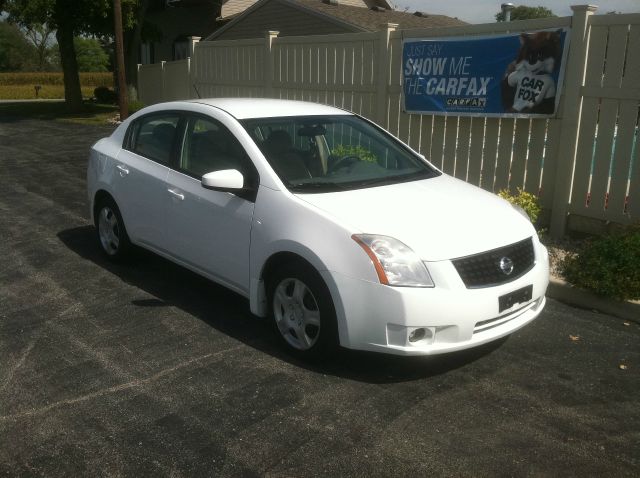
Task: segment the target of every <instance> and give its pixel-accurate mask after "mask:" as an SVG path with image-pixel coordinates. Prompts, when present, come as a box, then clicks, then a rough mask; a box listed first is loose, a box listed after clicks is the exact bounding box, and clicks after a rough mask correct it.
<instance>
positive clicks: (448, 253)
mask: <svg viewBox="0 0 640 478" xmlns="http://www.w3.org/2000/svg"><path fill="white" fill-rule="evenodd" d="M296 196H297V197H298V198H300V199H302V200H303V201H306V202H307V203H310V204H312V205H313V206H315V207H317V208H319V209H321V210H323V211H325V212H326V213H329V214H330V215H332V216H333V217H335V218H336V219H338V220H339V221H340V222H342V223H343V224H345V225H348V226H350V227H352V228H353V229H354V230H355V231H357V232H361V233H366V234H380V235H385V236H392V237H395V238H396V239H398V240H400V241H402V242H403V243H405V244H406V245H407V246H409V247H410V248H411V249H413V250H414V251H415V252H416V253H417V254H418V255H419V256H420V258H421V259H422V260H424V261H439V260H446V259H453V258H457V257H463V256H467V255H470V254H475V253H478V252H482V251H487V250H491V249H495V248H497V247H501V246H505V245H508V244H512V243H514V242H517V241H519V240H522V239H524V238H526V237H530V236H532V235H533V234H534V233H535V230H534V229H533V226H532V225H531V223H530V222H529V221H528V220H527V219H526V218H524V217H523V216H522V215H521V214H520V213H519V212H517V211H516V210H515V209H514V208H513V207H511V205H509V203H507V202H506V201H504V200H503V199H501V198H499V197H498V196H496V195H494V194H491V193H489V192H486V191H484V190H482V189H480V188H477V187H475V186H472V185H470V184H467V183H465V182H463V181H460V180H458V179H455V178H452V177H450V176H447V175H444V174H443V175H441V176H438V177H436V178H431V179H425V180H421V181H412V182H406V183H399V184H393V185H388V186H380V187H372V188H365V189H357V190H353V191H340V192H333V193H324V194H296Z"/></svg>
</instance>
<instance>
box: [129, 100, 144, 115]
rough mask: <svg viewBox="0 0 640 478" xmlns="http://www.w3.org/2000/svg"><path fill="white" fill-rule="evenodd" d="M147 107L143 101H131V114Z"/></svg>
mask: <svg viewBox="0 0 640 478" xmlns="http://www.w3.org/2000/svg"><path fill="white" fill-rule="evenodd" d="M144 107H145V104H144V103H143V102H142V101H129V114H130V115H132V114H133V113H136V112H137V111H140V110H141V109H142V108H144Z"/></svg>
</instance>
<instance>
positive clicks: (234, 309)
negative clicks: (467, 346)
mask: <svg viewBox="0 0 640 478" xmlns="http://www.w3.org/2000/svg"><path fill="white" fill-rule="evenodd" d="M58 238H59V239H60V240H61V241H62V242H63V243H64V244H65V245H66V246H67V247H68V248H69V249H70V250H71V251H73V252H75V253H76V254H78V255H79V256H80V257H82V258H83V259H86V260H89V261H91V262H93V263H94V264H96V265H98V266H100V267H102V268H103V269H106V270H108V271H109V272H111V273H112V274H115V275H117V276H118V277H120V278H121V279H122V280H123V281H124V282H126V283H127V284H130V285H132V286H135V287H137V288H139V289H141V290H143V291H145V292H147V293H148V294H150V295H152V296H154V298H152V299H138V300H132V301H131V303H132V304H133V305H135V306H137V307H166V306H174V307H178V308H180V309H181V310H183V311H185V312H187V313H189V314H191V315H193V316H194V317H196V318H198V319H199V320H201V321H203V322H205V323H207V324H208V325H210V326H211V327H213V328H215V329H216V330H218V331H220V332H222V333H224V334H227V335H229V336H230V337H233V338H234V339H236V340H239V341H241V342H243V343H244V344H246V345H249V346H250V347H253V348H256V349H258V350H260V351H261V352H264V353H267V354H269V355H271V356H274V357H277V358H278V359H281V360H285V361H287V362H289V363H291V364H293V365H295V366H299V367H302V368H305V369H307V370H310V371H314V372H316V373H322V374H328V375H334V376H338V377H343V378H348V379H351V380H357V381H362V382H367V383H395V382H404V381H411V380H418V379H423V378H428V377H432V376H436V375H440V374H443V373H446V372H448V371H450V370H454V369H457V368H459V367H463V366H465V365H467V364H469V363H471V362H473V361H475V360H477V359H479V358H481V357H484V356H485V355H488V354H490V353H491V352H493V351H494V350H495V349H497V348H499V347H500V345H502V343H504V342H505V341H506V339H502V340H498V341H496V342H493V343H491V344H487V345H485V346H481V347H476V348H474V349H471V350H466V351H462V352H456V353H451V354H446V355H440V356H434V357H398V356H393V355H387V354H379V353H371V352H359V351H351V350H346V349H341V350H339V351H338V353H336V354H334V355H332V356H331V357H330V358H327V359H323V360H322V361H316V362H307V361H302V360H300V359H298V358H296V357H293V356H291V355H289V354H287V353H286V352H285V351H284V350H282V349H281V348H280V344H279V342H278V339H277V337H276V335H275V332H274V331H273V329H272V328H271V326H270V324H269V322H268V321H267V320H264V319H260V318H257V317H255V316H254V315H252V314H251V312H250V310H249V302H248V300H247V299H245V298H244V297H242V296H240V295H238V294H236V293H234V292H232V291H230V290H228V289H226V288H224V287H222V286H220V285H217V284H215V283H214V282H211V281H209V280H208V279H205V278H203V277H201V276H199V275H197V274H195V273H193V272H191V271H189V270H187V269H185V268H183V267H180V266H178V265H176V264H173V263H172V262H170V261H168V260H166V259H164V258H162V257H160V256H158V255H156V254H153V253H150V252H148V251H145V250H142V249H139V250H137V251H136V254H135V255H134V257H133V258H132V260H131V262H130V263H127V264H113V263H111V262H109V261H108V260H107V259H106V258H105V257H104V255H103V254H102V251H101V250H100V248H99V246H98V242H97V240H96V238H95V230H94V228H93V226H89V225H87V226H81V227H76V228H73V229H67V230H64V231H60V232H59V233H58Z"/></svg>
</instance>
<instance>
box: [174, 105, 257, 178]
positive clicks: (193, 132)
mask: <svg viewBox="0 0 640 478" xmlns="http://www.w3.org/2000/svg"><path fill="white" fill-rule="evenodd" d="M179 169H180V170H181V171H183V172H185V173H187V174H189V175H190V176H194V177H195V178H198V179H200V178H201V177H202V176H203V175H205V174H206V173H210V172H212V171H220V170H223V169H237V170H238V171H240V172H241V173H242V174H243V175H245V177H247V176H249V175H250V174H251V172H252V171H251V169H252V168H251V161H250V160H249V158H248V157H247V155H246V153H245V151H244V149H243V148H242V146H241V145H240V143H239V142H238V140H237V139H236V138H235V136H234V135H233V134H232V133H231V132H230V131H229V130H228V129H227V128H226V127H224V126H223V125H222V124H221V123H219V122H218V121H216V120H214V119H211V118H203V117H192V118H190V119H189V122H188V124H187V130H186V135H185V138H184V142H183V145H182V154H181V155H180V165H179Z"/></svg>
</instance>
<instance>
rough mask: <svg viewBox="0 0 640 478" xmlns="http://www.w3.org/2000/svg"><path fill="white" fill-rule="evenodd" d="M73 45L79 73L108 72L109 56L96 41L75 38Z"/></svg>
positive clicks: (93, 39)
mask: <svg viewBox="0 0 640 478" xmlns="http://www.w3.org/2000/svg"><path fill="white" fill-rule="evenodd" d="M73 43H74V47H75V49H76V59H77V60H78V70H79V71H108V68H107V67H108V66H109V55H107V52H105V51H104V49H103V48H102V45H101V44H100V42H99V41H98V40H96V39H95V38H82V37H76V38H75V39H74V40H73Z"/></svg>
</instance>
